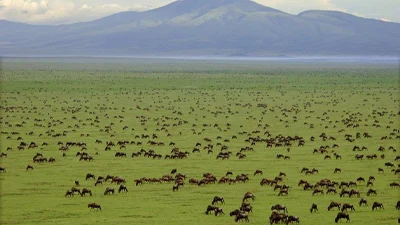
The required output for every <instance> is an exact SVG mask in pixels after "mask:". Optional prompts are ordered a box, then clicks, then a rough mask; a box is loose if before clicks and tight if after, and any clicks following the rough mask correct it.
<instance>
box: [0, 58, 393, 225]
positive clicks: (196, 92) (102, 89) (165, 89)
mask: <svg viewBox="0 0 400 225" xmlns="http://www.w3.org/2000/svg"><path fill="white" fill-rule="evenodd" d="M0 87H1V111H0V113H1V120H0V121H1V124H0V125H1V131H2V132H4V133H2V134H1V138H0V143H1V151H2V152H5V153H7V154H8V157H7V158H1V163H0V165H1V166H2V167H5V168H6V169H7V172H6V173H1V174H0V182H1V191H0V203H1V204H0V212H1V217H0V218H1V224H10V225H11V224H12V225H16V224H24V225H27V224H43V225H47V224H76V225H80V224H82V225H83V224H98V223H100V224H107V223H116V224H126V223H130V224H209V225H212V224H233V223H234V222H233V218H232V217H229V212H230V211H233V210H234V209H237V208H238V206H239V205H240V203H241V198H242V197H243V194H244V193H245V192H247V191H252V192H253V193H254V194H255V196H256V197H257V199H256V201H254V202H252V206H253V207H254V215H253V214H250V216H249V217H250V223H251V224H268V223H269V221H268V217H269V215H270V213H271V210H270V207H271V206H272V205H274V204H278V203H279V204H284V205H286V206H287V207H288V209H289V214H291V215H296V216H299V217H300V221H301V224H312V225H314V224H334V221H333V220H334V217H335V216H336V213H337V211H331V212H328V211H327V210H326V208H327V206H328V204H329V202H330V201H339V202H342V203H351V204H354V205H355V208H356V212H352V213H350V217H351V224H366V223H372V224H394V223H395V222H396V221H397V218H398V216H399V211H397V210H396V209H395V207H394V206H395V204H396V202H397V201H398V200H400V198H399V189H398V188H397V189H396V188H390V187H389V183H391V182H394V181H398V180H399V177H398V175H397V176H396V175H394V173H392V172H390V169H389V168H385V166H384V163H385V162H393V163H395V161H394V158H395V157H396V156H397V155H398V153H395V152H393V151H388V150H386V151H384V152H379V151H378V148H379V146H381V145H382V146H384V147H386V149H387V148H388V147H389V146H393V147H394V148H396V149H397V150H398V149H399V147H400V146H399V143H398V139H397V140H396V135H398V132H397V133H396V134H395V135H393V134H392V135H390V133H392V132H393V129H396V128H397V129H398V128H399V127H400V126H399V114H398V113H399V74H398V69H397V68H396V67H395V66H393V65H372V66H371V65H349V64H322V63H321V64H318V65H310V64H302V63H272V62H270V63H264V62H241V61H238V62H229V61H218V62H211V61H198V62H191V61H183V62H176V61H163V60H156V61H143V60H132V61H121V62H120V61H112V62H108V61H104V62H96V61H92V60H87V61H84V60H83V61H82V62H64V63H60V62H58V61H52V60H48V61H47V62H42V61H34V60H29V59H26V61H24V62H21V61H18V60H9V61H5V62H4V63H3V69H2V71H1V83H0ZM259 103H263V104H267V108H266V109H263V108H259V107H257V104H259ZM137 106H139V107H140V109H138V108H137ZM8 107H18V108H17V109H15V110H11V111H10V110H7V109H9V108H8ZM146 108H148V110H144V109H146ZM383 112H384V113H383ZM379 113H383V114H381V115H379ZM141 116H143V117H141ZM96 118H97V120H98V122H94V121H95V120H96ZM144 118H145V119H146V120H147V121H143V119H144ZM35 119H37V121H35ZM345 119H355V122H356V123H358V124H359V127H356V128H353V127H347V126H346V125H345V124H344V123H343V121H344V120H345ZM38 120H41V121H38ZM375 120H376V121H378V122H376V121H375ZM23 121H24V122H25V123H24V124H22V122H23ZM59 121H62V122H63V123H60V122H59ZM179 121H181V122H182V124H181V125H179ZM184 121H186V122H187V123H185V122H184ZM374 121H375V122H374ZM112 123H113V125H110V124H112ZM227 123H230V124H231V126H230V127H229V126H227V125H226V124H227ZM16 124H22V125H23V126H22V127H16V126H15V125H16ZM173 124H177V125H178V126H173ZM194 124H195V125H196V126H193V125H194ZM214 124H218V125H219V127H220V129H218V128H217V127H214ZM260 124H261V126H259V125H260ZM265 124H268V125H269V126H268V127H265V126H264V125H265ZM310 124H313V126H314V128H313V129H311V128H310ZM377 124H379V125H380V127H378V126H376V125H377ZM204 125H206V126H204ZM105 126H111V127H112V130H111V131H110V133H106V132H104V131H101V130H105ZM124 126H128V129H123V127H124ZM388 126H390V128H387V127H388ZM162 128H165V129H166V130H167V131H165V130H162ZM341 129H344V130H345V131H344V132H342V133H339V132H338V131H339V130H341ZM31 131H32V132H33V135H29V134H28V133H29V132H31ZM64 131H66V135H65V136H60V137H52V136H51V135H53V134H57V133H58V134H62V133H63V132H64ZM243 131H247V132H248V133H250V134H251V136H257V135H259V136H260V137H265V135H264V132H266V131H269V132H270V134H271V135H272V136H273V137H274V136H277V135H279V134H281V135H284V136H289V135H290V136H294V135H298V136H301V137H303V138H304V140H305V141H306V144H305V146H300V147H297V145H293V146H292V147H291V152H290V153H287V152H286V148H287V147H275V148H266V145H265V143H257V144H256V145H255V146H253V147H254V149H255V151H254V152H248V153H246V155H247V158H246V159H244V160H239V159H238V158H237V157H235V156H232V157H231V159H229V160H225V161H220V160H216V159H215V158H216V155H217V153H218V152H219V150H220V147H219V146H216V144H217V142H221V143H222V144H226V145H227V146H228V148H229V150H230V151H232V152H233V153H236V152H238V150H239V149H240V148H241V147H245V146H249V143H246V142H245V141H244V140H245V139H246V138H247V135H240V134H238V133H239V132H243ZM253 131H260V133H254V134H252V132H253ZM5 132H7V133H5ZM11 132H18V133H19V134H17V135H11ZM46 132H47V133H46ZM323 132H325V133H326V134H327V135H328V136H333V137H335V138H336V141H332V140H327V141H323V140H321V138H318V136H319V135H320V134H321V133H323ZM357 132H360V133H361V134H362V133H364V132H368V133H369V134H370V135H371V136H372V138H368V139H367V138H359V139H355V142H352V143H350V142H348V141H346V140H345V137H344V135H345V134H351V135H353V137H355V135H356V133H357ZM143 133H144V134H149V135H150V136H151V135H152V134H157V135H158V137H159V138H158V139H157V140H156V141H163V142H164V143H165V144H166V145H165V146H157V147H153V146H149V145H147V141H148V139H143V140H141V141H142V142H143V146H136V145H127V149H126V150H121V151H125V152H127V153H128V157H127V158H115V157H114V154H115V152H116V151H120V150H119V148H118V147H113V148H112V151H107V152H106V151H104V148H105V142H106V141H114V142H117V141H119V140H129V141H139V140H140V139H135V135H141V134H143ZM40 134H42V136H40ZM48 134H51V135H50V136H49V135H48ZM81 134H84V135H85V136H84V137H82V136H81ZM86 134H90V136H89V137H87V136H86ZM167 134H170V135H171V136H168V135H167ZM233 135H236V136H238V139H231V137H232V136H233ZM8 136H10V139H9V138H7V137H8ZM217 136H221V137H222V140H217V139H216V137H217ZM311 136H315V137H316V140H315V141H314V142H311V141H310V137H311ZM382 136H388V137H392V139H386V140H381V137H382ZM18 137H22V140H17V138H18ZM205 137H208V138H210V139H212V144H214V153H213V154H212V155H208V154H207V152H206V151H204V150H202V151H201V153H193V154H190V156H189V158H188V159H183V160H164V159H162V160H153V159H148V158H143V157H140V158H134V159H132V158H131V157H129V156H130V154H131V153H132V152H137V151H138V150H140V149H141V148H143V149H145V150H149V149H154V150H155V151H156V152H157V153H160V154H162V155H165V154H169V153H170V150H171V149H172V147H169V146H168V144H169V142H171V141H173V142H175V143H176V147H179V148H180V150H181V151H189V152H191V151H192V149H193V147H194V146H195V144H196V143H197V142H200V143H202V145H203V146H204V145H205V144H206V142H205V141H204V140H203V139H204V138H205ZM97 139H99V140H102V141H103V144H96V143H95V140H97ZM224 139H229V140H230V142H229V143H223V140H224ZM21 141H24V142H27V143H30V142H35V143H37V144H38V145H41V144H42V142H47V143H48V146H40V147H38V148H36V149H31V150H24V151H18V150H17V146H18V145H19V143H20V142H21ZM59 141H62V142H64V143H65V142H67V141H73V142H85V143H87V149H88V150H87V152H88V153H89V154H90V155H92V156H93V157H94V161H92V162H84V161H81V162H80V161H78V158H77V157H75V153H76V152H78V151H80V148H78V147H71V148H70V150H69V151H68V152H67V157H62V156H61V155H62V153H61V152H60V151H59V150H58V148H59V146H58V145H57V143H58V142H59ZM333 144H338V145H339V148H337V149H335V151H336V152H337V153H338V154H340V155H342V160H335V159H332V160H324V155H321V154H312V151H313V149H315V148H319V147H320V146H321V145H329V146H332V145H333ZM355 145H359V146H366V147H368V150H367V151H364V152H353V151H352V148H353V147H354V146H355ZM7 147H12V148H13V150H12V151H6V149H7ZM330 150H331V149H330ZM37 152H41V153H43V154H44V156H46V157H55V158H56V162H55V163H53V164H52V163H43V164H36V163H35V164H33V162H32V157H33V156H34V155H35V154H36V153H37ZM95 152H99V155H95ZM374 153H375V154H378V155H380V154H385V156H386V158H385V159H375V160H366V159H365V158H364V159H363V160H362V161H361V160H360V161H358V160H355V159H354V155H355V154H365V155H367V154H374ZM277 154H284V155H289V156H290V158H291V159H290V160H278V159H276V158H275V156H276V155H277ZM330 155H332V154H331V153H330ZM28 164H31V165H33V166H34V167H35V169H34V170H33V171H25V168H26V166H27V165H28ZM303 167H309V168H313V167H315V168H317V169H319V174H316V175H311V176H306V175H304V174H302V173H300V170H301V168H303ZM336 167H338V168H341V169H342V173H339V174H334V173H333V170H334V168H336ZM378 167H381V168H384V169H385V173H378ZM173 168H177V169H178V172H181V173H185V174H186V175H187V176H188V177H189V178H197V179H199V178H201V177H202V174H203V173H206V172H210V173H213V174H214V175H216V176H217V178H220V177H222V176H224V175H225V173H226V172H227V171H228V170H231V171H232V172H233V173H234V175H235V176H236V175H237V174H241V173H248V174H250V181H249V182H248V183H245V184H233V185H228V184H220V185H218V184H211V185H207V186H204V187H198V186H193V185H189V184H186V185H185V186H184V187H183V188H181V189H180V190H179V191H178V192H172V184H171V183H170V184H144V185H143V186H138V187H136V186H135V185H134V182H133V180H134V179H138V178H141V177H155V178H159V177H161V176H162V175H165V174H169V172H170V171H171V169H173ZM256 169H261V170H263V172H264V175H262V176H256V177H254V176H253V174H252V173H253V172H254V171H255V170H256ZM280 171H282V172H286V174H287V177H286V178H285V179H284V182H283V183H285V184H287V185H289V186H291V187H292V188H291V189H290V191H289V195H288V196H283V197H280V196H277V192H274V191H273V189H272V187H266V186H264V187H262V186H260V185H259V182H260V180H261V179H262V178H263V177H265V178H270V179H273V178H274V177H275V176H277V175H278V173H279V172H280ZM86 173H94V174H95V175H96V176H99V175H102V176H105V175H107V174H110V175H118V176H121V177H124V178H125V179H127V181H128V182H127V183H126V186H127V187H128V189H129V192H128V193H126V194H123V193H116V194H115V195H113V196H104V195H103V191H104V189H105V188H106V187H116V188H117V187H118V186H116V185H112V184H110V183H105V184H103V185H101V186H97V187H95V186H94V181H85V179H84V178H85V175H86ZM370 175H373V176H375V177H376V181H375V183H374V187H373V188H374V189H377V191H378V195H377V196H370V197H366V196H365V193H366V191H367V190H368V189H369V188H367V187H366V185H365V184H362V185H360V186H358V187H357V188H356V189H358V190H360V191H361V193H362V197H366V198H367V200H368V202H369V205H370V206H371V205H372V203H373V202H374V201H378V202H382V203H383V204H384V206H385V209H384V210H378V211H375V212H372V210H371V208H370V206H369V207H359V206H358V201H359V198H347V197H346V198H340V197H339V196H338V195H323V196H312V195H311V192H309V191H303V190H302V189H301V188H300V187H298V186H297V183H298V181H299V180H300V179H306V180H308V181H309V182H311V183H315V182H317V181H319V180H321V179H323V178H329V179H332V180H335V181H339V182H340V181H355V180H356V178H357V177H360V176H361V177H364V178H368V177H369V176H370ZM75 179H78V180H79V181H80V184H81V188H82V187H86V188H90V189H91V190H92V191H93V196H92V197H80V196H75V197H73V198H66V197H64V194H65V192H66V190H67V189H70V188H71V187H73V186H74V180H75ZM216 195H217V196H222V197H224V198H225V201H226V204H225V205H222V206H221V207H222V208H223V209H224V211H225V214H226V215H225V216H222V217H215V216H213V215H212V216H211V215H210V216H206V215H205V214H204V212H205V209H206V207H207V205H209V204H210V203H211V200H212V198H213V197H214V196H216ZM91 202H96V203H98V204H101V206H102V208H103V211H101V212H96V211H91V210H89V209H88V208H87V204H88V203H91ZM312 203H316V204H317V205H318V207H319V212H318V213H313V214H310V213H309V208H310V206H311V204H312Z"/></svg>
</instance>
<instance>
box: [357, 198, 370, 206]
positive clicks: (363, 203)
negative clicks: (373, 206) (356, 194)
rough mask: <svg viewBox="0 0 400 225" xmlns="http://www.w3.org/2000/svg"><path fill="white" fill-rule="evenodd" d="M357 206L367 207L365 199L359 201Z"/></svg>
mask: <svg viewBox="0 0 400 225" xmlns="http://www.w3.org/2000/svg"><path fill="white" fill-rule="evenodd" d="M358 205H359V206H368V203H367V199H365V198H362V199H360V202H359V203H358Z"/></svg>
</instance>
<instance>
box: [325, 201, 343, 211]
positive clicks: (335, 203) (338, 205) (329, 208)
mask: <svg viewBox="0 0 400 225" xmlns="http://www.w3.org/2000/svg"><path fill="white" fill-rule="evenodd" d="M341 205H342V204H341V203H339V202H331V203H330V204H329V206H328V211H331V209H333V208H335V207H337V208H338V210H340V206H341Z"/></svg>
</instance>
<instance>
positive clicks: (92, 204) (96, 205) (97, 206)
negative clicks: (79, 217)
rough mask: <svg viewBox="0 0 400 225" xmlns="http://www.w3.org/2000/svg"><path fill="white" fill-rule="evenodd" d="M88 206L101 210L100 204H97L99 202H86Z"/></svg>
mask: <svg viewBox="0 0 400 225" xmlns="http://www.w3.org/2000/svg"><path fill="white" fill-rule="evenodd" d="M88 208H90V209H97V210H99V209H100V210H102V209H101V206H100V205H99V204H96V203H90V204H88Z"/></svg>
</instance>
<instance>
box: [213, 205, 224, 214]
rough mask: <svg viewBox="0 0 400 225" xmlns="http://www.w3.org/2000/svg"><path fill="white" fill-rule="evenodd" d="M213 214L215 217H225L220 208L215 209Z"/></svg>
mask: <svg viewBox="0 0 400 225" xmlns="http://www.w3.org/2000/svg"><path fill="white" fill-rule="evenodd" d="M214 213H215V216H218V215H222V214H224V215H225V213H224V211H223V210H222V208H220V207H217V208H216V209H215V210H214Z"/></svg>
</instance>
